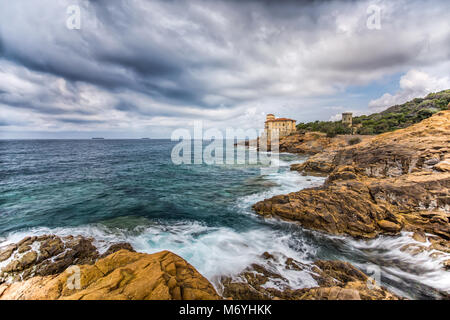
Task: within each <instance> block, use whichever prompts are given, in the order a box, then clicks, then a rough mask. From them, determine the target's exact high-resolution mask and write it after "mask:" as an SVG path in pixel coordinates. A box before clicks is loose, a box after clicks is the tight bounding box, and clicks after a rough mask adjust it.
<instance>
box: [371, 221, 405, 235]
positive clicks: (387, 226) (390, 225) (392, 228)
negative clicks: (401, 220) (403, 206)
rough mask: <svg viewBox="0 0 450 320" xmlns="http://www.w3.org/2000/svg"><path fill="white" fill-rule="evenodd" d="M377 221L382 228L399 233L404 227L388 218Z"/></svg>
mask: <svg viewBox="0 0 450 320" xmlns="http://www.w3.org/2000/svg"><path fill="white" fill-rule="evenodd" d="M377 223H378V226H379V227H380V228H381V229H383V230H385V231H387V232H392V233H397V232H399V231H400V230H401V229H402V226H401V225H399V224H397V223H394V222H391V221H388V220H378V221H377Z"/></svg>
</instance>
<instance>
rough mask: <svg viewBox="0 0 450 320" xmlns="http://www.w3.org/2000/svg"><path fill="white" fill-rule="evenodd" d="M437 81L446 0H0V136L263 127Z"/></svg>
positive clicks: (442, 79)
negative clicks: (269, 119)
mask: <svg viewBox="0 0 450 320" xmlns="http://www.w3.org/2000/svg"><path fill="white" fill-rule="evenodd" d="M449 88H450V1H447V0H442V1H439V0H435V1H431V0H430V1H415V0H412V1H411V0H409V1H402V0H399V1H273V2H272V1H256V0H253V1H252V0H243V1H238V0H234V1H233V0H227V1H225V0H224V1H219V0H218V1H213V0H209V1H206V0H185V1H183V0H164V1H159V0H114V1H109V0H96V1H94V0H92V1H87V0H85V1H82V0H78V1H77V0H40V1H29V0H14V1H11V0H0V139H47V138H51V139H60V138H91V137H98V136H101V137H105V138H141V137H150V138H170V136H171V134H172V133H173V132H174V131H175V130H176V129H180V128H181V129H182V128H188V129H189V128H190V127H192V125H193V124H194V122H195V121H202V123H203V126H204V128H216V129H219V130H225V129H226V128H235V129H236V128H242V129H262V128H263V125H264V120H265V116H266V114H267V113H274V114H275V115H276V116H277V117H278V116H279V117H289V118H293V119H296V120H297V122H305V121H314V120H339V119H340V114H341V113H342V112H348V111H350V112H353V113H354V114H355V115H361V114H370V113H373V112H377V111H380V110H383V109H385V108H387V107H389V106H391V105H395V104H399V103H403V102H406V101H408V100H410V99H412V98H415V97H423V96H425V95H426V94H427V93H429V92H434V91H439V90H444V89H449Z"/></svg>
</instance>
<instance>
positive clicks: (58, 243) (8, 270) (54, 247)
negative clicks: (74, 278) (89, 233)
mask: <svg viewBox="0 0 450 320" xmlns="http://www.w3.org/2000/svg"><path fill="white" fill-rule="evenodd" d="M92 242H93V239H91V238H85V237H82V236H77V237H73V236H68V237H58V236H54V235H43V236H39V237H26V238H24V239H22V240H21V241H19V242H18V243H17V244H12V245H9V246H7V247H4V248H2V249H1V251H0V258H2V259H3V260H0V261H4V260H6V259H8V258H10V257H11V256H13V259H12V261H11V262H10V263H9V264H8V265H6V266H5V267H3V269H2V270H0V283H2V282H4V281H7V280H9V281H17V280H26V279H28V278H30V277H33V276H47V275H55V274H59V273H61V272H63V271H64V270H66V269H67V268H68V267H70V266H72V265H77V264H94V263H95V262H96V261H97V260H98V259H99V253H98V251H97V248H96V247H95V246H94V245H93V243H92ZM32 247H33V250H32ZM34 248H35V249H36V250H37V251H35V249H34ZM120 249H126V250H129V251H133V252H134V250H133V248H132V246H131V245H130V244H128V243H117V244H113V245H111V246H110V248H109V249H108V250H107V251H106V252H105V254H103V255H102V258H104V257H106V256H107V255H110V254H112V253H114V252H116V251H119V250H120Z"/></svg>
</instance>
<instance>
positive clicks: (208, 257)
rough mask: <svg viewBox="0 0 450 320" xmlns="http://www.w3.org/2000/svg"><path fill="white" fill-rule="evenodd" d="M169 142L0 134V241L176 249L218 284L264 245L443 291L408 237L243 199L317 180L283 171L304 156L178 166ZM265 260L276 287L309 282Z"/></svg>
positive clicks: (401, 288) (419, 290)
mask: <svg viewBox="0 0 450 320" xmlns="http://www.w3.org/2000/svg"><path fill="white" fill-rule="evenodd" d="M174 145H175V142H171V141H169V140H36V141H31V140H30V141H0V165H1V168H0V245H1V244H5V243H8V242H11V241H17V240H19V239H20V238H22V237H23V236H25V235H30V234H43V233H54V234H59V235H65V234H82V235H85V236H92V237H94V238H95V239H96V244H97V246H98V247H99V249H100V250H104V249H105V248H106V247H107V246H108V244H109V243H111V242H115V241H128V242H130V243H132V245H133V246H134V247H135V248H136V249H137V250H138V251H143V252H149V253H151V252H156V251H160V250H163V249H169V250H171V251H173V252H175V253H177V254H179V255H180V256H182V257H183V258H185V259H187V260H188V261H189V262H190V263H191V264H193V265H194V266H195V267H196V268H197V269H198V270H199V271H200V272H201V273H202V274H204V275H205V276H206V277H207V278H208V279H210V280H211V281H212V282H213V283H214V284H215V285H216V286H217V287H219V285H218V282H217V279H218V277H220V276H221V275H235V274H237V273H238V272H239V271H241V270H242V269H243V268H245V267H246V266H247V265H248V264H250V263H253V262H259V263H265V262H264V261H260V258H259V256H260V255H261V254H262V253H263V252H264V251H269V252H273V253H275V254H276V255H277V256H279V257H280V259H281V260H282V257H287V256H289V257H292V258H295V259H297V260H300V261H303V262H305V263H311V262H312V261H314V260H317V259H342V260H347V261H350V262H352V263H354V264H356V265H357V266H359V267H360V268H361V269H363V270H365V268H366V269H367V268H370V267H373V266H374V265H375V266H378V267H379V268H380V270H381V279H380V280H381V282H382V284H383V285H385V286H388V287H389V288H391V289H392V290H393V291H395V292H397V293H399V294H402V295H405V296H408V297H419V298H433V297H435V295H434V294H432V293H430V290H429V286H431V287H435V288H439V289H441V290H448V289H449V288H450V284H449V279H444V280H442V277H445V276H446V273H445V272H443V271H441V270H440V267H439V263H438V262H437V261H434V260H432V259H431V258H430V257H428V256H425V255H424V256H419V257H412V256H408V255H407V254H405V253H403V252H401V251H400V250H399V248H400V246H401V245H404V244H405V243H410V242H411V241H412V240H410V238H409V237H407V236H406V235H404V236H401V237H397V238H383V237H382V238H379V239H377V240H373V241H371V242H365V241H364V242H363V241H355V240H351V239H348V238H346V237H330V236H326V235H323V234H320V233H316V232H310V231H307V230H304V229H302V228H301V227H299V226H297V225H294V224H290V223H286V222H280V221H276V220H263V219H261V218H260V217H258V216H257V215H256V214H254V213H253V212H252V210H251V205H252V204H253V203H255V202H257V201H259V200H262V199H264V198H267V197H270V196H273V195H276V194H283V193H288V192H293V191H297V190H300V189H302V188H306V187H311V186H319V185H320V184H321V183H323V178H318V177H306V176H302V175H300V174H298V173H296V172H290V171H289V165H290V164H292V163H296V162H301V161H304V158H302V157H299V156H296V155H290V154H281V155H279V161H277V164H279V168H278V169H277V170H276V171H275V172H272V173H265V172H264V171H261V168H264V166H262V165H238V164H232V165H205V164H203V165H174V164H173V163H172V161H171V158H170V154H171V151H172V148H173V146H174ZM249 152H254V151H249ZM281 260H280V261H281ZM412 264H413V266H414V265H415V266H416V267H411V265H412ZM270 267H271V268H275V269H277V271H278V272H281V273H283V275H284V276H285V277H286V278H287V279H288V280H289V283H288V284H283V285H288V286H290V287H293V288H301V287H307V286H314V285H316V283H315V281H314V280H313V279H312V278H311V277H310V276H309V275H308V274H306V273H301V272H300V273H299V272H296V271H287V270H283V269H282V267H281V264H280V265H279V266H270ZM219 289H220V288H219ZM431 291H432V290H431Z"/></svg>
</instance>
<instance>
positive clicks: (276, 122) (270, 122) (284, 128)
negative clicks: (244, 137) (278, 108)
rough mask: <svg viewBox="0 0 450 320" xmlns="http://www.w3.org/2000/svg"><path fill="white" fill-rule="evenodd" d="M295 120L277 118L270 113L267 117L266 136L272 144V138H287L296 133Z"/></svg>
mask: <svg viewBox="0 0 450 320" xmlns="http://www.w3.org/2000/svg"><path fill="white" fill-rule="evenodd" d="M295 130H296V128H295V120H292V119H288V118H275V115H274V114H271V113H269V114H268V115H267V117H266V122H265V125H264V135H265V136H266V137H267V141H268V142H269V143H270V141H271V140H272V139H271V137H273V136H278V138H281V137H285V136H287V135H289V134H291V133H292V132H295Z"/></svg>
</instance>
